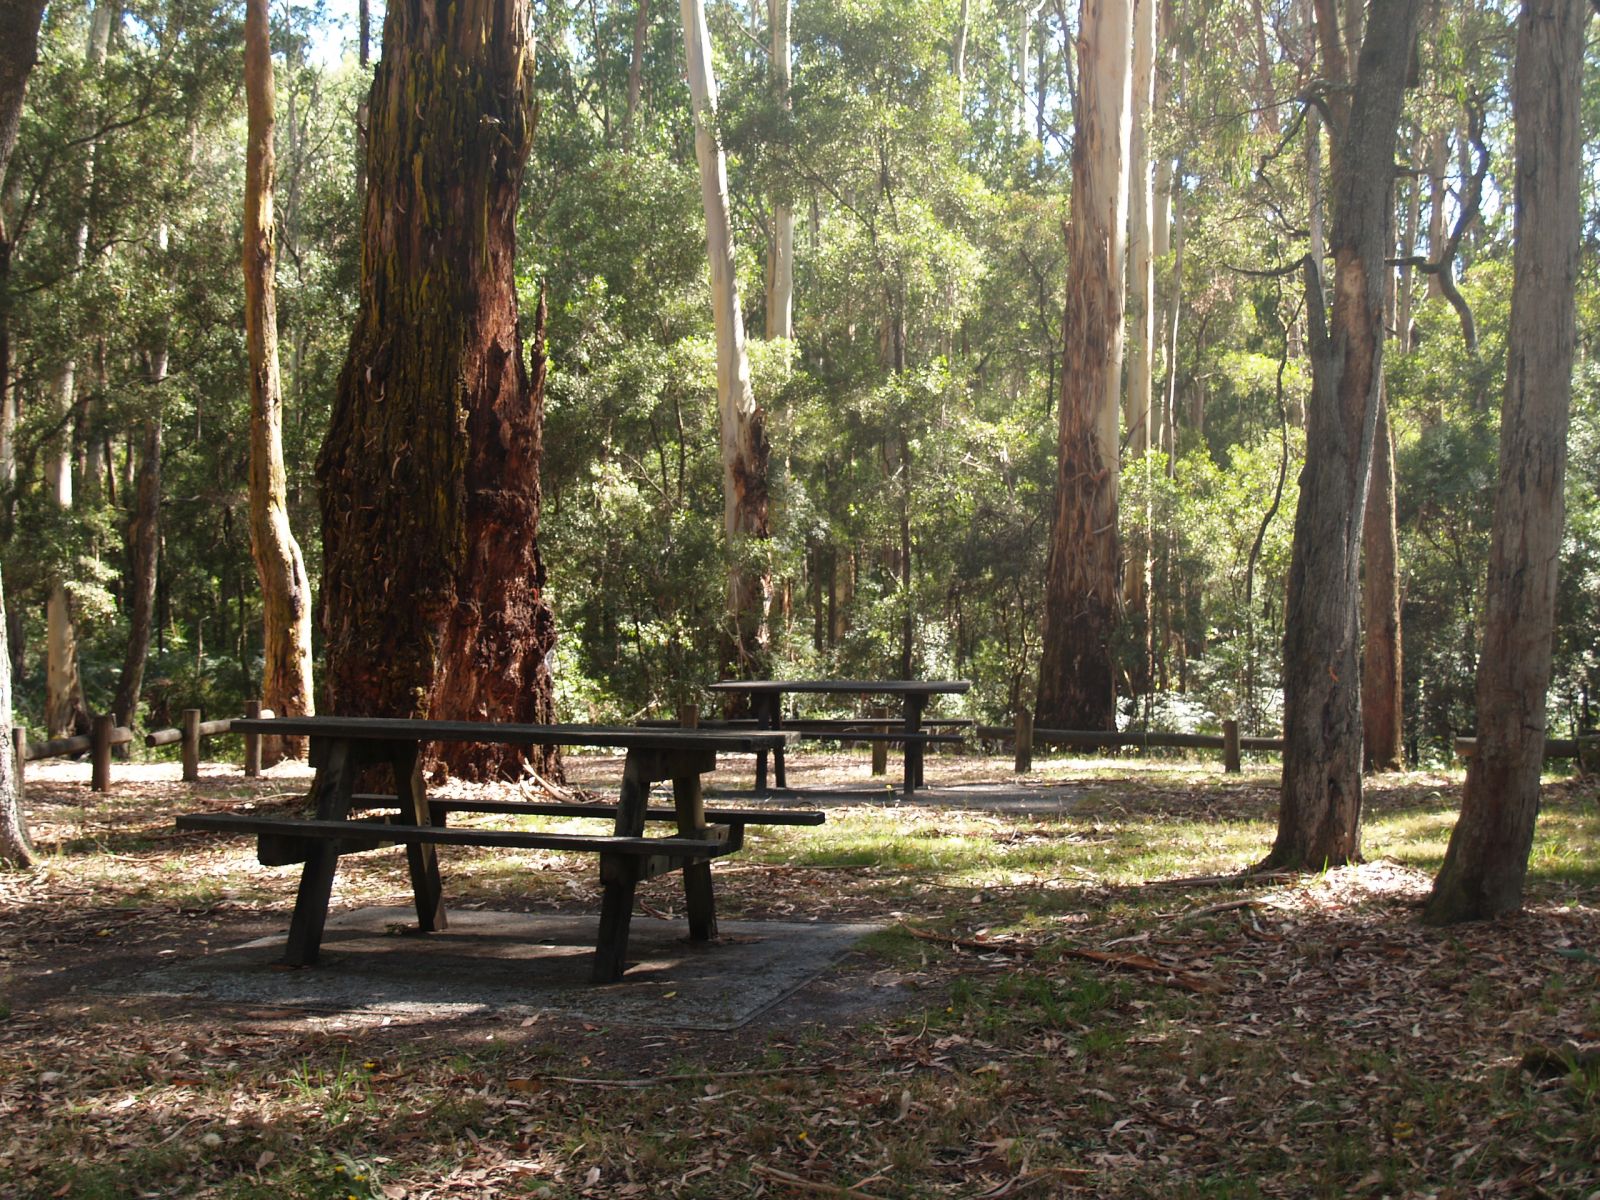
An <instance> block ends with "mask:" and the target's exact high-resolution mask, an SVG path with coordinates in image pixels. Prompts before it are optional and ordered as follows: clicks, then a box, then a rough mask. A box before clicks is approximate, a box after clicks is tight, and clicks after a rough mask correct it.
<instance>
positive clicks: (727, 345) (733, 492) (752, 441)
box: [680, 0, 771, 677]
mask: <svg viewBox="0 0 1600 1200" xmlns="http://www.w3.org/2000/svg"><path fill="white" fill-rule="evenodd" d="M680 9H681V12H682V15H683V38H684V48H685V53H686V58H687V61H688V75H689V94H690V97H691V99H692V101H693V104H694V120H695V135H694V150H695V158H696V159H697V160H698V162H699V165H700V199H701V202H702V204H703V205H704V208H705V217H706V252H707V254H708V255H709V256H710V260H711V308H712V316H713V323H714V325H715V327H716V335H717V415H718V421H719V424H720V427H721V441H722V497H723V530H724V533H725V535H726V537H727V553H728V603H727V615H726V618H725V633H726V643H725V646H724V655H723V657H724V666H725V668H726V669H727V670H729V671H731V672H732V673H733V674H734V675H736V676H742V677H760V676H762V675H764V674H766V670H767V668H766V662H765V660H766V648H767V647H766V640H767V630H766V620H765V618H766V611H767V600H768V593H769V591H770V587H771V581H770V577H769V575H768V574H767V572H766V571H765V570H764V569H763V568H762V567H760V566H758V565H757V564H756V563H755V562H753V561H752V558H753V557H754V553H753V552H754V550H755V547H754V545H753V543H754V541H755V540H757V539H762V538H765V537H766V536H767V532H768V530H767V454H768V446H767V434H766V420H765V416H764V414H763V413H762V411H761V409H760V407H759V406H758V405H757V404H756V398H755V393H754V392H753V391H752V390H751V387H750V361H749V359H748V358H747V357H746V355H745V348H744V318H743V317H742V315H741V314H740V311H739V278H738V274H737V272H736V271H735V269H734V256H733V224H732V220H731V218H730V217H729V214H728V170H727V164H726V162H725V160H724V159H723V155H722V145H721V143H720V142H719V141H718V140H717V136H716V119H717V81H716V79H715V78H714V77H713V75H712V73H711V34H710V32H709V31H708V30H707V28H706V14H705V9H704V8H703V7H702V6H701V3H700V0H681V3H680Z"/></svg>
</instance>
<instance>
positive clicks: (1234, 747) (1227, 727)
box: [1222, 720, 1243, 775]
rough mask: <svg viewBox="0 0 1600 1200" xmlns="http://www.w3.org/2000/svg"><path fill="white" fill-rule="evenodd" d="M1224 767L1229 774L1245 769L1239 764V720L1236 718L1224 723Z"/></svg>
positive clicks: (1235, 773)
mask: <svg viewBox="0 0 1600 1200" xmlns="http://www.w3.org/2000/svg"><path fill="white" fill-rule="evenodd" d="M1222 769H1223V771H1224V772H1225V773H1226V774H1229V775H1237V774H1239V773H1240V772H1241V771H1242V770H1243V768H1242V767H1241V766H1240V765H1239V722H1238V721H1235V720H1227V721H1224V722H1223V723H1222Z"/></svg>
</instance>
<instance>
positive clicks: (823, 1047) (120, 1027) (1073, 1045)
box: [0, 755, 1600, 1200]
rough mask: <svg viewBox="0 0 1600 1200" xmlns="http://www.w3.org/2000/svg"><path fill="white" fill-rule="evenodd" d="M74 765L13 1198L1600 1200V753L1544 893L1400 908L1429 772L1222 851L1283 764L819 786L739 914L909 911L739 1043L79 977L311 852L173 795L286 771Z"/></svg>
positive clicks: (555, 900) (1546, 865)
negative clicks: (97, 781)
mask: <svg viewBox="0 0 1600 1200" xmlns="http://www.w3.org/2000/svg"><path fill="white" fill-rule="evenodd" d="M798 757H799V756H797V758H798ZM812 758H813V756H811V755H806V756H804V759H805V761H808V762H809V761H810V760H811V759H812ZM816 758H817V759H821V760H823V761H822V762H821V764H820V767H821V770H820V772H819V774H820V775H821V776H822V777H823V778H826V772H827V771H838V772H841V773H843V772H848V771H849V770H851V769H853V768H854V767H855V766H856V765H857V764H854V763H852V762H851V761H850V760H848V759H847V758H845V757H844V756H838V758H837V760H833V759H827V758H826V756H820V755H819V756H816ZM585 765H586V764H584V763H582V762H579V763H576V764H573V766H574V767H575V768H582V767H584V766H585ZM616 765H619V764H599V765H597V767H596V770H597V774H596V775H595V776H594V778H592V779H582V778H580V779H579V780H578V781H577V784H576V785H575V786H577V787H584V788H589V787H592V788H593V790H594V793H595V794H600V795H605V794H607V793H608V791H609V790H610V788H611V787H612V786H613V783H614V781H613V780H612V778H611V776H610V775H609V774H607V772H614V769H615V766H616ZM941 765H943V764H942V763H941ZM972 769H973V770H975V771H977V770H983V769H987V770H989V771H990V772H992V773H994V774H996V775H997V774H998V773H999V772H1001V771H1003V770H1004V765H1003V764H1001V763H999V762H998V760H991V761H990V762H989V763H988V764H986V766H983V765H980V766H978V767H974V768H972ZM1068 769H1070V768H1068ZM67 772H68V768H65V767H63V768H62V769H61V771H60V772H59V777H52V776H50V775H49V774H48V773H47V772H40V774H41V775H42V776H43V778H41V779H40V780H38V781H37V782H36V781H35V779H34V778H33V777H32V776H31V775H30V781H29V782H30V810H29V815H30V820H31V821H32V827H33V831H34V834H35V838H36V841H38V843H39V844H40V845H41V847H42V848H44V849H45V850H46V852H47V854H46V858H45V862H44V865H43V867H42V868H40V869H39V870H37V871H34V872H30V873H5V874H0V1002H3V1005H4V1007H3V1008H0V1011H3V1012H4V1013H5V1014H6V1015H5V1017H4V1019H3V1020H0V1119H3V1120H4V1122H5V1127H6V1128H7V1131H8V1134H9V1135H10V1136H9V1138H8V1139H7V1140H6V1141H5V1142H4V1143H0V1181H7V1182H6V1183H5V1185H4V1190H5V1192H6V1194H8V1195H18V1196H24V1197H32V1196H73V1195H83V1196H96V1195H128V1196H135V1195H138V1196H217V1197H230V1198H241V1197H253V1196H260V1197H266V1196H283V1195H294V1196H311V1197H320V1196H326V1197H333V1196H340V1197H347V1196H356V1197H359V1198H360V1200H367V1198H368V1197H379V1196H382V1197H386V1198H388V1200H402V1198H407V1197H410V1198H419V1200H420V1198H427V1197H491V1196H494V1197H498V1196H504V1195H526V1196H541V1195H543V1196H562V1197H565V1196H591V1195H592V1196H622V1197H629V1196H650V1197H656V1196H670V1197H685V1198H692V1197H713V1196H775V1197H782V1196H804V1195H811V1196H842V1197H852V1196H854V1197H879V1198H880V1200H887V1198H890V1197H922V1196H930V1197H931V1196H950V1197H963V1198H968V1200H976V1198H978V1197H986V1198H990V1200H998V1198H1000V1197H1010V1196H1020V1195H1029V1196H1070V1195H1084V1196H1106V1197H1111V1196H1117V1197H1121V1196H1133V1197H1138V1196H1151V1197H1157V1196H1159V1197H1177V1196H1193V1195H1200V1194H1204V1195H1216V1196H1348V1195H1358V1196H1373V1197H1377V1196H1418V1197H1421V1196H1436V1197H1480V1196H1482V1197H1488V1196H1561V1197H1568V1196H1570V1197H1580V1198H1582V1200H1594V1198H1595V1197H1597V1196H1600V1103H1597V1101H1600V1065H1597V1064H1600V987H1597V984H1600V970H1597V966H1600V954H1597V953H1596V952H1597V951H1600V876H1597V873H1596V871H1597V867H1600V864H1597V862H1596V858H1595V854H1594V850H1595V842H1596V832H1597V822H1596V817H1595V808H1596V803H1595V801H1596V792H1595V788H1594V785H1593V783H1592V782H1589V781H1581V780H1580V781H1573V782H1567V783H1559V784H1556V785H1553V786H1552V787H1550V788H1548V789H1547V796H1546V800H1545V805H1544V816H1543V817H1542V818H1541V847H1540V848H1536V852H1535V871H1534V874H1533V876H1532V878H1531V880H1530V898H1529V904H1528V906H1527V908H1526V911H1525V912H1524V913H1523V914H1522V915H1520V916H1518V917H1516V918H1513V919H1509V920H1505V921H1500V922H1495V923H1486V924H1479V925H1471V926H1462V927H1458V928H1455V929H1450V930H1433V929H1428V928H1425V927H1423V926H1422V925H1421V924H1420V923H1419V921H1418V919H1417V912H1418V906H1419V905H1420V902H1421V901H1422V899H1423V898H1424V897H1425V896H1426V894H1427V889H1428V886H1429V878H1430V875H1429V872H1430V871H1431V869H1433V866H1434V865H1435V864H1436V861H1437V851H1438V848H1439V846H1438V845H1436V844H1434V843H1430V842H1429V840H1428V839H1429V838H1430V837H1432V838H1435V841H1437V838H1438V837H1442V836H1444V835H1447V833H1448V827H1449V822H1450V820H1451V819H1453V810H1452V807H1451V805H1452V797H1453V795H1454V792H1453V791H1452V789H1451V786H1450V781H1449V780H1441V779H1440V778H1438V777H1434V776H1422V775H1408V776H1393V777H1383V778H1380V779H1379V780H1377V781H1375V782H1374V784H1373V785H1372V786H1371V788H1370V790H1369V808H1368V811H1369V818H1368V824H1369V832H1368V845H1369V848H1370V849H1369V852H1374V849H1375V850H1376V851H1377V852H1375V853H1374V858H1373V860H1372V861H1370V862H1368V863H1365V864H1363V865H1361V866H1357V867H1351V868H1346V869H1342V870H1334V871H1328V872H1324V873H1321V874H1316V875H1306V876H1292V877H1277V878H1272V879H1266V880H1263V879H1259V878H1258V879H1253V880H1241V879H1239V878H1237V876H1236V875H1235V874H1234V872H1236V871H1237V870H1238V869H1239V868H1240V867H1242V866H1244V865H1246V864H1247V863H1248V862H1249V861H1252V854H1251V853H1250V848H1251V847H1252V846H1253V847H1255V849H1256V850H1257V851H1259V848H1260V846H1261V845H1264V844H1265V842H1266V841H1267V840H1269V838H1270V832H1271V825H1270V822H1271V820H1272V817H1273V812H1274V803H1275V794H1274V793H1273V791H1272V789H1271V787H1270V786H1269V785H1268V784H1267V783H1264V782H1263V777H1261V776H1254V777H1249V778H1248V779H1247V783H1246V785H1245V786H1242V787H1241V786H1236V785H1231V784H1224V783H1222V782H1221V781H1220V780H1219V778H1218V777H1217V776H1216V775H1215V774H1212V773H1210V772H1208V771H1206V770H1204V769H1201V768H1185V767H1183V766H1182V765H1171V764H1168V765H1166V766H1162V767H1159V768H1145V767H1144V765H1143V764H1138V763H1122V764H1120V774H1117V773H1111V772H1107V771H1104V770H1102V771H1097V772H1096V775H1095V778H1094V782H1093V786H1092V787H1087V788H1085V797H1084V799H1083V800H1082V801H1081V802H1080V803H1079V804H1078V805H1077V807H1076V808H1075V809H1074V810H1073V811H1071V812H1069V813H1067V814H1065V815H1063V816H1061V817H1058V818H1051V819H1040V818H1037V817H1023V816H1011V815H1005V814H995V813H991V812H983V811H975V812H965V811H953V810H952V811H941V810H927V809H911V808H906V809H894V810H890V811H887V812H885V811H882V810H879V809H873V810H871V811H862V812H855V811H848V810H846V811H837V812H830V824H829V826H828V827H826V828H825V829H824V830H822V831H804V832H803V833H782V834H777V835H773V834H770V833H768V834H764V835H762V836H761V837H760V838H758V839H754V841H755V844H754V845H753V846H752V848H751V851H749V852H747V853H746V854H745V855H742V856H741V858H740V859H739V860H737V861H735V862H734V863H730V864H727V865H728V866H729V867H731V868H733V869H732V870H727V871H724V870H723V869H722V868H721V867H719V869H718V874H719V876H720V877H721V882H720V883H719V908H720V911H722V912H723V913H725V914H727V915H728V916H729V917H730V918H732V917H738V918H746V919H760V918H763V917H779V916H781V917H792V916H795V915H800V916H802V917H806V918H812V917H814V918H817V919H824V920H827V919H840V918H842V917H856V916H871V917H874V918H876V919H880V920H883V921H885V922H886V923H888V924H890V925H891V927H892V929H893V930H894V931H895V932H891V933H890V934H888V935H886V936H884V937H883V938H880V939H878V940H877V941H875V942H874V943H872V944H870V945H869V946H868V947H866V948H865V949H864V950H863V951H861V952H860V953H858V954H857V955H855V956H853V957H852V959H851V960H850V961H847V962H846V963H845V964H844V965H843V966H842V967H841V968H839V969H838V970H837V971H836V972H834V973H833V974H832V976H831V977H829V978H828V979H825V980H823V981H821V982H820V983H819V984H818V985H816V986H815V987H813V988H809V989H806V990H805V991H803V992H802V993H801V994H800V995H799V996H797V997H796V998H794V999H793V1000H791V1001H789V1002H788V1003H787V1004H786V1005H785V1006H783V1007H782V1008H781V1009H780V1010H779V1011H778V1012H777V1013H775V1014H773V1015H770V1016H768V1017H766V1018H764V1019H762V1020H761V1021H760V1022H759V1023H758V1024H756V1025H754V1026H752V1027H749V1028H747V1029H746V1030H742V1031H740V1032H739V1033H738V1034H736V1035H733V1036H729V1035H717V1034H703V1033H692V1032H687V1031H680V1030H662V1029H645V1028H638V1029H634V1028H627V1027H620V1026H618V1027H605V1026H600V1025H596V1024H594V1023H592V1022H579V1021H571V1020H563V1019H558V1018H552V1017H545V1016H542V1017H540V1018H539V1019H537V1020H529V1019H524V1018H522V1017H520V1016H519V1017H518V1018H517V1019H515V1020H508V1019H504V1018H496V1017H493V1016H491V1017H483V1018H471V1019H449V1020H444V1019H404V1020H402V1019H394V1018H374V1017H371V1016H368V1015H364V1014H351V1013H308V1012H305V1011H300V1010H295V1009H268V1008H262V1007H260V1006H254V1007H252V1006H228V1005H216V1004H208V1005H201V1004H196V1003H194V1002H185V1001H182V1000H157V999H152V998H148V997H141V998H134V999H130V1000H127V1001H119V1000H115V999H110V998H107V997H104V996H99V995H94V994H91V993H90V992H89V991H87V989H86V988H85V987H84V984H85V981H86V980H87V979H89V978H90V977H93V976H97V975H103V974H105V973H107V972H110V971H118V970H128V971H135V970H139V969H144V968H145V967H147V966H149V965H151V964H153V963H155V962H157V961H160V960H163V959H170V958H172V957H174V956H177V957H182V956H189V955H194V954H198V953H204V952H206V951H207V950H208V949H209V948H211V947H214V946H221V945H228V944H234V943H235V942H237V941H239V940H243V938H244V937H245V936H249V935H253V934H254V933H256V932H258V931H260V930H262V929H263V928H266V929H275V928H280V927H281V921H282V918H283V916H284V914H285V913H286V912H287V909H288V907H289V905H290V904H291V903H292V896H293V889H294V884H295V875H294V872H293V871H292V870H276V871H269V870H266V869H263V868H260V867H258V866H257V865H256V864H255V863H254V861H253V855H252V854H251V852H250V848H249V847H247V846H245V845H244V844H243V843H242V842H241V841H239V840H232V841H229V840H220V839H215V840H214V839H210V838H205V837H190V836H187V835H174V834H173V833H172V826H171V817H172V815H173V814H174V813H176V812H179V811H185V810H187V809H191V808H194V807H197V806H199V805H207V806H222V805H225V804H236V805H243V804H252V803H259V804H263V805H267V804H282V803H284V801H285V799H286V798H287V797H286V796H285V793H287V794H288V795H289V796H292V795H295V794H298V793H297V790H296V788H297V786H303V782H304V781H303V779H295V778H293V777H288V778H286V777H284V776H282V775H280V776H278V777H274V778H269V779H265V780H262V781H261V782H260V784H259V785H246V784H244V783H243V782H242V781H240V780H239V779H238V777H237V776H232V775H229V774H227V773H225V772H216V773H213V774H211V775H209V776H208V777H207V778H206V779H205V780H203V781H202V784H201V785H200V786H199V788H198V789H190V788H188V787H185V786H182V785H179V784H177V783H176V782H174V781H173V779H172V778H171V776H172V774H173V772H170V771H168V772H165V774H163V773H162V771H161V770H160V769H141V768H138V767H119V774H118V782H117V785H116V790H115V791H114V792H113V793H112V794H111V795H110V796H108V797H104V798H101V797H90V796H89V794H88V793H86V792H85V791H84V790H83V789H82V787H81V784H79V783H77V782H76V781H75V780H73V779H72V778H71V777H70V775H68V773H67ZM611 794H614V792H611ZM1419 828H1420V829H1422V832H1421V833H1418V832H1417V831H1418V829H1419ZM1439 830H1442V831H1443V832H1442V833H1438V831H1439ZM1429 831H1432V832H1429ZM864 841H868V842H872V844H874V845H876V846H877V847H878V850H879V852H878V853H876V854H874V855H871V856H867V857H865V858H863V856H862V854H861V845H862V843H863V842H864ZM1219 842H1221V843H1223V844H1224V845H1226V846H1231V847H1235V848H1236V849H1235V851H1233V852H1232V853H1233V857H1232V859H1231V861H1227V854H1224V853H1220V852H1219V850H1218V844H1219ZM1156 843H1160V844H1161V845H1162V849H1163V855H1164V857H1162V858H1161V859H1160V860H1159V861H1149V860H1147V858H1146V857H1144V856H1146V855H1148V853H1149V848H1150V846H1151V845H1152V844H1156ZM913 846H915V847H921V848H922V849H920V850H916V849H912V848H911V847H913ZM941 847H943V848H946V849H947V850H948V852H945V851H943V850H941ZM974 847H981V848H979V849H974ZM964 856H965V857H964ZM398 857H399V856H393V855H391V856H384V855H373V856H366V857H361V858H355V859H351V860H347V861H346V864H345V867H344V869H343V870H342V871H341V893H340V895H341V903H343V904H347V905H365V904H380V903H404V902H405V900H406V897H407V890H406V881H405V874H404V867H403V858H399V861H396V859H397V858H398ZM1255 857H1259V853H1257V854H1255ZM969 859H970V860H972V861H970V862H969V861H968V860H969ZM974 863H975V864H976V865H974ZM1541 864H1543V868H1541ZM530 867H532V868H534V869H531V870H530V869H529V868H530ZM517 868H518V869H517V870H516V871H515V872H510V871H508V870H507V869H506V864H505V862H504V856H502V857H501V858H496V857H495V856H494V855H491V854H476V855H475V854H470V853H469V854H466V855H462V856H460V857H459V858H458V859H457V858H453V859H452V875H451V887H452V896H453V898H455V897H459V902H460V903H462V904H465V905H479V906H487V907H500V906H503V905H518V906H526V907H528V908H531V909H548V908H571V909H582V910H585V911H592V901H593V885H592V879H591V878H590V877H591V876H592V864H590V863H588V862H587V861H585V860H582V859H568V858H564V857H563V856H559V855H553V856H525V857H522V858H520V859H519V861H518V863H517ZM1230 868H1231V869H1230ZM508 879H514V880H515V886H514V887H513V886H512V885H511V884H510V883H508ZM1241 884H1243V885H1244V890H1245V891H1247V892H1248V894H1247V895H1245V896H1241V895H1240V886H1239V885H1241ZM641 893H642V898H643V902H644V904H645V905H648V906H649V907H650V908H653V909H655V910H656V911H657V912H659V913H661V914H663V915H668V916H670V915H672V914H673V913H675V912H681V902H680V900H679V898H678V896H677V894H676V893H675V892H674V890H673V888H672V886H671V885H670V882H664V881H653V883H652V884H651V885H650V886H647V887H645V888H643V889H641ZM824 993H826V994H824ZM841 993H852V994H855V995H857V996H865V997H867V998H868V1000H869V1001H874V1003H864V1004H861V1005H858V1006H856V1007H846V1008H844V1009H842V1010H841V1009H837V1008H833V1007H830V1001H829V999H828V996H829V995H835V996H836V995H838V994H841ZM841 1011H842V1012H843V1013H844V1016H843V1017H842V1018H841V1016H840V1015H839V1014H840V1012H841Z"/></svg>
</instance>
